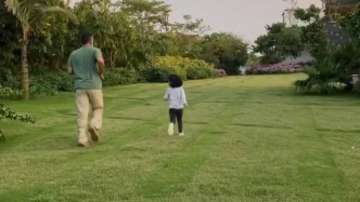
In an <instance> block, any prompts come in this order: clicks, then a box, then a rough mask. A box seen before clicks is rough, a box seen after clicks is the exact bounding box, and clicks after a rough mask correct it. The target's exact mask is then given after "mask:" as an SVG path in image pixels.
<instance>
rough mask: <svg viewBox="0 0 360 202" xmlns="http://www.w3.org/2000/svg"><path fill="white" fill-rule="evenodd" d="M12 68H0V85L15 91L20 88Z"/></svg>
mask: <svg viewBox="0 0 360 202" xmlns="http://www.w3.org/2000/svg"><path fill="white" fill-rule="evenodd" d="M13 69H14V68H11V67H10V68H8V67H0V85H2V86H5V87H10V88H12V89H16V88H18V87H19V86H20V83H19V79H18V78H17V76H16V74H15V73H14V70H13Z"/></svg>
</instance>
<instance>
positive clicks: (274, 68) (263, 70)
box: [247, 63, 307, 74]
mask: <svg viewBox="0 0 360 202" xmlns="http://www.w3.org/2000/svg"><path fill="white" fill-rule="evenodd" d="M306 66H307V64H306V63H278V64H259V65H254V66H252V67H251V68H250V69H249V70H248V71H247V73H248V74H277V73H296V72H303V71H304V70H305V67H306Z"/></svg>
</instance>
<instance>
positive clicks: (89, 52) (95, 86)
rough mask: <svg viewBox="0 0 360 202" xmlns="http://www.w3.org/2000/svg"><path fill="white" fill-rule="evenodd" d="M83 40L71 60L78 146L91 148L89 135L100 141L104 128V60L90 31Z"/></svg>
mask: <svg viewBox="0 0 360 202" xmlns="http://www.w3.org/2000/svg"><path fill="white" fill-rule="evenodd" d="M81 41H82V44H83V46H82V47H81V48H79V49H77V50H75V51H73V52H72V53H71V55H70V57H69V61H68V63H69V73H72V74H74V80H75V90H76V108H77V116H78V117H77V128H78V129H77V133H78V146H81V147H88V146H90V142H91V141H90V138H91V140H92V141H93V142H97V141H99V134H100V130H101V127H102V118H103V117H102V116H103V108H104V102H103V93H102V80H103V79H104V76H103V75H104V70H105V62H104V58H103V56H102V53H101V51H100V49H98V48H94V47H93V43H94V38H93V35H92V34H91V33H84V34H82V37H81ZM89 135H90V138H89Z"/></svg>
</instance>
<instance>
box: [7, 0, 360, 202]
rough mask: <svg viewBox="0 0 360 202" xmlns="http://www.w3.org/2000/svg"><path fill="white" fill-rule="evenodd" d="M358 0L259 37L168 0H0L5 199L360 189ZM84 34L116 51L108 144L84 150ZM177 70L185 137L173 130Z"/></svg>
mask: <svg viewBox="0 0 360 202" xmlns="http://www.w3.org/2000/svg"><path fill="white" fill-rule="evenodd" d="M351 8H352V9H350V10H346V12H339V13H336V14H333V13H330V11H329V10H325V15H323V14H322V12H323V11H322V10H321V9H320V8H317V7H316V6H313V5H312V6H310V7H309V8H306V9H302V8H299V9H296V10H295V11H294V17H295V18H296V19H297V20H298V21H299V22H300V23H299V24H297V25H290V26H289V25H286V24H285V23H283V22H280V23H279V22H275V23H274V24H272V25H267V26H266V31H267V32H266V34H264V35H262V36H260V37H259V38H258V39H257V40H256V41H255V42H254V43H253V44H249V43H246V42H245V40H243V39H242V38H241V37H239V36H237V35H235V34H232V33H224V32H209V27H208V26H207V25H206V21H205V20H203V19H194V18H192V17H191V16H189V15H186V16H184V18H183V21H181V22H174V21H169V16H170V14H171V12H172V9H171V6H170V5H168V4H166V3H164V2H163V1H160V0H130V1H128V0H124V1H116V2H115V1H110V0H102V1H96V0H83V1H78V2H77V3H76V4H75V5H71V6H70V5H69V4H67V3H66V1H62V0H49V1H43V0H5V1H1V2H0V28H1V29H0V49H1V50H0V201H4V202H5V201H6V202H17V201H19V202H23V201H31V202H61V201H64V202H68V201H73V202H83V201H89V202H91V201H144V202H145V201H146V202H151V201H152V202H155V201H156V202H157V201H169V202H170V201H171V202H176V201H179V202H180V201H181V202H184V201H185V202H187V201H188V202H192V201H233V202H238V201H254V202H255V201H306V202H308V201H310V202H311V201H313V202H318V201H330V202H331V201H334V202H337V201H360V195H359V194H358V193H359V191H360V186H359V182H360V171H359V169H358V168H359V166H360V152H359V150H360V138H359V135H358V133H359V132H360V127H359V124H358V123H359V120H358V118H357V117H358V114H359V112H360V111H359V110H360V100H359V94H358V93H359V92H360V82H359V81H360V76H359V75H360V59H359V58H360V49H359V47H360V46H359V45H360V35H359V33H360V6H353V7H351ZM85 31H86V32H91V33H93V34H94V39H95V42H94V43H95V46H96V47H99V48H101V50H102V53H103V56H104V59H105V65H106V71H105V74H104V78H105V79H104V81H103V86H104V90H103V91H104V100H105V108H104V110H105V111H104V126H103V131H102V134H103V135H102V136H101V141H100V142H99V143H98V144H97V145H96V146H92V147H88V148H81V147H77V146H76V141H75V140H76V131H77V128H76V110H75V103H74V100H75V94H74V90H75V89H74V83H73V80H74V77H73V75H70V74H69V73H68V72H67V68H68V61H67V60H68V56H69V55H70V54H71V52H72V51H73V50H75V49H77V48H78V47H80V46H81V45H80V36H81V34H82V33H83V32H85ZM334 37H335V38H334ZM336 37H337V38H336ZM339 37H340V38H339ZM244 69H245V70H246V71H243V70H244ZM245 72H246V74H245ZM172 74H176V75H178V76H179V77H180V78H181V79H182V80H183V81H184V89H185V90H186V93H187V97H188V102H189V106H188V107H186V108H185V110H184V128H185V129H184V130H185V132H186V135H185V136H182V137H180V136H169V135H168V134H167V133H166V132H167V126H168V108H167V104H166V103H165V102H164V101H163V100H162V97H163V93H164V92H165V90H166V89H167V88H168V84H167V82H168V77H169V75H172Z"/></svg>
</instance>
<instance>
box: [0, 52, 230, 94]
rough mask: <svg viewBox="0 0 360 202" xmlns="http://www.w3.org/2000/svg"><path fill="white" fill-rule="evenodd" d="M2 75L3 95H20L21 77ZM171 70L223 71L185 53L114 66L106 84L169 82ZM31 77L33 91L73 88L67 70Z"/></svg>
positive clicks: (194, 75)
mask: <svg viewBox="0 0 360 202" xmlns="http://www.w3.org/2000/svg"><path fill="white" fill-rule="evenodd" d="M2 71H3V72H4V74H2V75H1V76H2V77H1V78H0V98H18V97H20V95H21V92H20V90H14V89H19V87H20V84H19V82H18V80H19V79H18V77H17V76H16V75H14V73H12V72H11V71H10V70H6V69H4V68H2ZM217 72H218V73H217ZM169 74H178V75H179V76H180V77H181V78H183V79H184V80H186V79H205V78H211V77H214V76H216V75H218V76H223V75H224V72H223V71H220V70H217V71H215V69H214V68H213V66H212V65H210V64H208V63H206V62H204V61H202V60H193V59H189V58H182V57H171V56H165V57H157V58H155V59H154V60H153V63H152V64H151V65H150V66H149V67H146V68H142V69H141V70H135V69H125V68H112V69H108V70H107V71H106V72H105V81H104V83H103V85H104V86H115V85H124V84H133V83H138V82H146V81H147V82H166V81H167V78H168V76H169ZM30 75H31V78H30V91H31V94H32V95H55V94H57V93H58V92H60V91H65V92H71V91H73V90H74V87H73V78H72V75H70V74H68V73H67V72H65V71H47V70H45V71H39V70H38V71H33V72H31V74H30Z"/></svg>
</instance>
